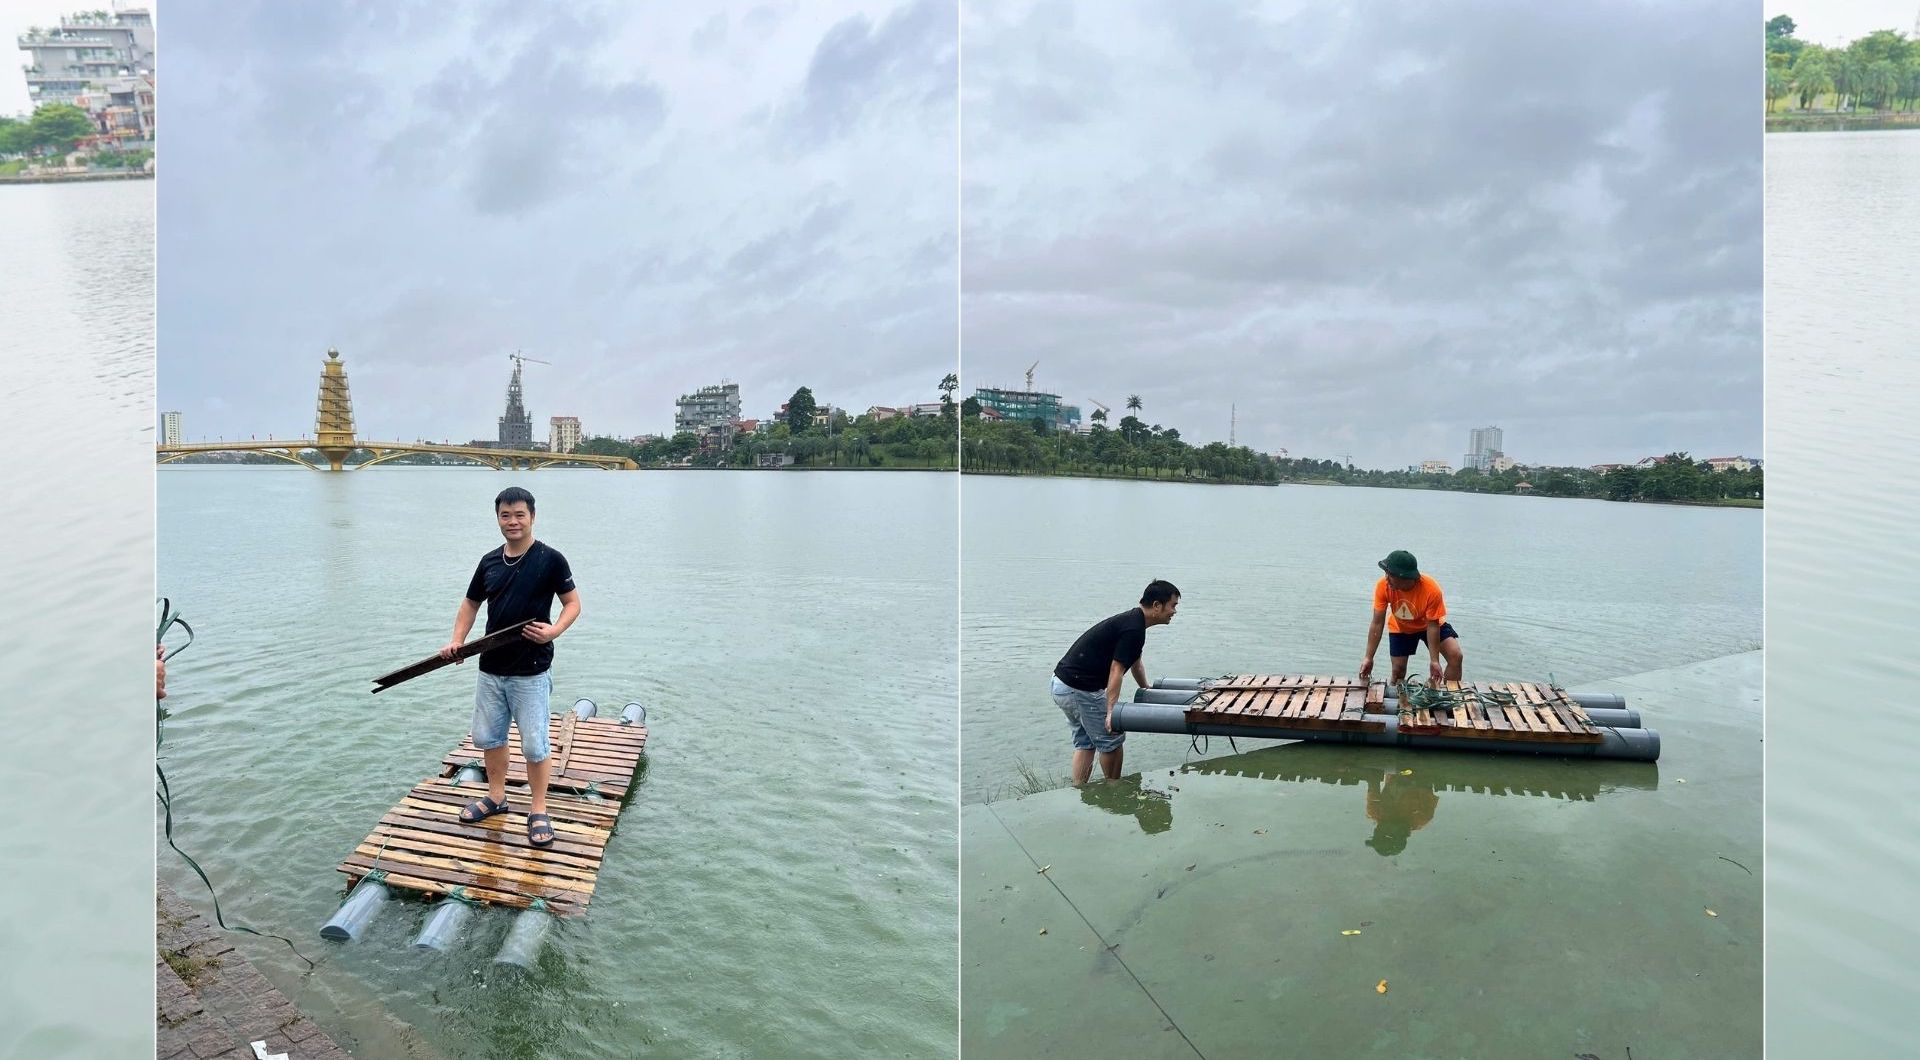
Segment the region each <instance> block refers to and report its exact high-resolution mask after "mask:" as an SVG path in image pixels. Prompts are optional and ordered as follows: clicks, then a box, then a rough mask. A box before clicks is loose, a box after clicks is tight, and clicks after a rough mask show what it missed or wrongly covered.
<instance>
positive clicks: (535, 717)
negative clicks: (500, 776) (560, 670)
mask: <svg viewBox="0 0 1920 1060" xmlns="http://www.w3.org/2000/svg"><path fill="white" fill-rule="evenodd" d="M552 694H553V675H552V674H551V673H541V674H530V675H528V676H526V677H501V676H499V675H497V674H490V673H487V672H486V671H485V670H482V671H480V685H479V687H478V688H476V689H475V690H474V693H473V746H475V747H476V748H479V749H480V750H482V751H491V750H493V749H494V748H496V747H505V746H506V745H507V722H509V721H511V722H513V724H514V725H516V726H518V727H519V729H520V756H521V757H522V758H525V759H526V760H527V761H528V762H529V763H532V762H544V761H546V760H547V756H548V755H550V754H552V753H553V748H552V747H551V746H550V745H549V744H548V743H547V701H548V700H549V699H550V698H551V696H552Z"/></svg>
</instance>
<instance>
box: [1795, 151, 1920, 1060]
mask: <svg viewBox="0 0 1920 1060" xmlns="http://www.w3.org/2000/svg"><path fill="white" fill-rule="evenodd" d="M1766 208H1767V218H1766V255H1767V257H1766V275H1767V278H1766V303H1767V312H1766V320H1767V324H1766V326H1767V417H1768V418H1767V429H1768V434H1769V436H1770V437H1772V438H1774V439H1777V440H1778V443H1779V444H1777V445H1774V446H1771V447H1770V448H1769V452H1768V454H1767V455H1768V456H1769V457H1770V458H1771V459H1769V460H1768V462H1767V474H1768V482H1767V497H1768V505H1769V512H1768V517H1767V518H1768V525H1767V615H1768V623H1769V628H1768V644H1769V647H1770V649H1771V655H1770V658H1769V660H1768V662H1769V666H1768V683H1767V720H1768V731H1767V737H1768V740H1767V749H1768V751H1767V784H1768V787H1767V842H1768V849H1769V851H1770V852H1771V854H1772V856H1771V858H1770V859H1769V860H1770V864H1771V868H1770V872H1769V875H1768V877H1767V947H1768V976H1767V1017H1768V1026H1767V1047H1768V1052H1769V1054H1770V1055H1778V1056H1811V1055H1816V1054H1817V1055H1821V1056H1832V1057H1879V1056H1904V1055H1910V1054H1911V1053H1912V1051H1913V1045H1912V1028H1911V1024H1912V1018H1911V1013H1912V1002H1913V996H1914V993H1915V990H1916V989H1920V926H1917V925H1916V924H1915V923H1914V921H1913V919H1912V918H1911V917H1909V916H1907V915H1906V914H1905V910H1906V909H1907V908H1908V907H1910V906H1911V905H1912V904H1913V903H1912V901H1911V900H1912V899H1914V898H1915V897H1916V896H1920V845H1916V844H1915V842H1914V836H1915V835H1916V833H1917V832H1920V770H1917V769H1916V768H1915V766H1914V761H1915V757H1916V754H1920V714H1917V713H1916V712H1915V711H1914V710H1913V709H1911V708H1910V707H1909V706H1907V694H1908V693H1909V692H1910V691H1911V690H1912V689H1913V687H1914V684H1915V681H1916V679H1920V661H1917V660H1916V658H1915V656H1914V653H1913V650H1912V638H1913V634H1914V630H1915V625H1914V622H1913V621H1912V619H1911V617H1910V616H1909V617H1907V618H1902V617H1901V616H1902V614H1903V612H1901V610H1900V608H1901V607H1903V606H1905V605H1904V604H1903V603H1902V601H1904V600H1906V599H1908V598H1909V597H1910V596H1915V595H1920V565H1916V564H1915V562H1914V558H1913V542H1914V529H1913V528H1914V526H1915V524H1916V522H1917V521H1920V491H1916V490H1915V489H1914V488H1913V469H1912V464H1913V456H1914V454H1915V452H1916V451H1920V421H1916V420H1915V418H1914V406H1913V398H1914V395H1915V394H1916V393H1920V362H1916V360H1915V358H1914V343H1915V336H1916V335H1920V308H1916V307H1920V298H1917V297H1916V296H1915V294H1914V281H1913V263H1914V251H1913V246H1914V238H1913V234H1914V233H1915V232H1916V231H1920V133H1914V132H1861V133H1820V134H1807V135H1795V136H1769V137H1767V175H1766Z"/></svg>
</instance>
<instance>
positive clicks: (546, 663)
mask: <svg viewBox="0 0 1920 1060" xmlns="http://www.w3.org/2000/svg"><path fill="white" fill-rule="evenodd" d="M493 513H494V517H495V519H496V520H497V521H498V522H499V524H500V536H501V537H504V538H506V544H504V545H502V546H500V547H499V548H496V549H494V550H493V551H492V552H489V553H487V554H486V555H484V556H481V557H480V565H479V566H478V567H477V568H475V569H474V572H473V580H472V581H471V582H469V583H468V585H467V595H466V597H465V598H464V599H462V600H461V601H460V610H459V611H458V612H457V613H455V615H454V617H453V639H452V640H451V641H449V642H448V643H447V646H446V647H444V648H441V649H440V657H441V658H443V659H448V658H452V657H453V653H454V652H456V651H458V650H459V648H460V645H462V644H464V643H466V640H467V633H468V631H470V630H472V629H473V620H474V619H475V618H476V617H478V615H479V613H480V604H481V603H482V602H485V603H486V605H487V632H488V633H492V632H494V631H495V630H499V629H503V628H505V627H507V626H511V625H513V624H514V623H516V622H520V621H523V620H525V619H532V620H533V621H531V622H528V623H527V625H526V628H524V629H522V630H521V635H522V637H523V639H522V641H521V642H520V643H518V644H509V645H507V646H505V647H501V648H494V649H493V650H491V651H485V652H481V653H480V683H479V687H478V689H477V690H476V691H475V692H474V697H473V745H474V746H475V747H477V748H479V749H480V751H481V752H482V753H483V754H484V755H485V756H486V762H487V795H486V797H485V798H483V799H476V800H474V801H473V802H472V803H470V804H469V805H468V806H467V808H466V809H464V810H461V811H460V820H461V821H463V822H465V823H467V824H478V823H480V822H481V821H484V820H486V819H487V818H489V817H492V816H493V815H494V814H497V813H506V812H507V723H508V722H509V721H511V722H512V723H513V724H514V725H515V726H516V727H517V728H519V730H520V756H521V757H522V758H524V759H525V760H526V763H527V787H528V789H529V794H530V795H531V796H532V803H533V805H532V807H531V809H530V810H529V812H528V813H527V842H529V843H532V844H533V845H534V846H536V847H549V846H552V845H553V819H552V818H551V817H549V816H548V815H547V781H548V779H549V778H550V777H551V775H552V770H553V763H552V761H550V759H549V757H548V756H549V755H550V754H551V753H552V748H551V746H550V745H549V744H548V742H547V701H548V699H549V697H550V696H551V695H552V692H553V675H552V674H551V673H549V672H548V671H549V670H550V669H551V668H552V666H553V640H554V638H555V637H558V636H559V635H560V634H562V633H565V632H566V631H567V627H568V626H571V625H573V622H574V620H575V619H577V618H579V617H580V590H578V589H576V588H574V585H573V570H572V569H571V568H570V567H568V566H567V558H566V557H565V556H562V555H561V554H560V553H559V551H558V550H556V549H554V548H553V547H551V546H549V545H546V544H543V543H542V542H539V541H535V540H534V539H533V494H531V493H528V492H527V491H526V490H523V489H521V488H520V487H518V486H512V487H509V488H507V489H505V490H502V491H501V492H500V495H499V496H498V497H495V498H494V499H493ZM556 596H557V597H559V598H560V605H561V607H560V621H558V622H550V615H551V614H552V605H553V598H554V597H556Z"/></svg>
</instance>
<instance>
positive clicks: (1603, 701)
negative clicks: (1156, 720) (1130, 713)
mask: <svg viewBox="0 0 1920 1060" xmlns="http://www.w3.org/2000/svg"><path fill="white" fill-rule="evenodd" d="M1217 680H1219V679H1218V678H1212V677H1163V678H1161V679H1160V680H1158V681H1155V682H1154V683H1153V688H1152V689H1146V690H1143V691H1155V690H1164V691H1172V692H1199V691H1201V690H1203V689H1205V688H1206V687H1207V685H1208V684H1210V683H1211V682H1213V681H1217ZM1567 697H1568V698H1569V699H1571V700H1573V701H1574V702H1575V703H1578V704H1580V708H1581V709H1582V710H1593V709H1595V708H1598V709H1600V710H1625V709H1626V707H1627V697H1625V696H1623V695H1619V694H1617V693H1614V692H1569V693H1568V694H1567ZM1387 698H1389V699H1392V698H1394V690H1393V686H1392V685H1388V686H1387ZM1137 702H1141V703H1149V702H1152V703H1159V702H1171V701H1170V700H1144V699H1143V700H1137Z"/></svg>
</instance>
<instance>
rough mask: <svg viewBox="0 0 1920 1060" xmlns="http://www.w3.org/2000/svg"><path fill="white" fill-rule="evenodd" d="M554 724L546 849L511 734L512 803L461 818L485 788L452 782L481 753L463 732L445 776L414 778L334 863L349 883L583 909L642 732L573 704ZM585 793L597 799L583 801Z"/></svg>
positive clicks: (518, 905) (634, 766) (568, 911)
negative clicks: (470, 819)
mask: <svg viewBox="0 0 1920 1060" xmlns="http://www.w3.org/2000/svg"><path fill="white" fill-rule="evenodd" d="M552 731H553V733H554V737H553V758H552V761H553V776H552V779H551V781H550V782H549V784H548V787H547V814H548V816H550V817H551V818H552V819H553V830H554V841H553V845H552V846H549V847H545V848H541V847H536V846H534V845H533V844H532V842H530V841H529V840H528V839H527V813H528V811H529V810H530V809H531V802H530V798H529V794H528V791H527V787H526V777H525V769H524V764H523V763H522V762H521V761H520V760H519V754H520V745H519V740H518V733H517V731H516V732H515V734H514V737H513V739H512V740H511V746H510V751H511V753H512V755H513V756H514V757H513V759H512V761H513V768H512V771H511V773H510V775H509V777H508V781H507V804H508V805H509V806H510V807H511V809H510V810H509V811H508V812H507V813H504V814H496V815H495V816H492V817H489V818H487V819H486V820H484V821H481V822H479V823H477V824H468V823H466V822H464V821H462V820H460V810H461V808H462V807H464V806H466V805H467V804H468V803H470V802H472V801H474V800H475V799H478V798H480V797H481V796H483V795H485V794H486V793H487V787H486V785H485V784H484V783H475V782H469V783H455V782H454V780H453V775H454V774H455V773H456V772H457V771H458V770H459V768H460V767H461V766H463V765H466V764H467V763H469V762H478V761H479V760H480V758H481V753H480V752H479V751H477V750H475V749H474V747H473V739H472V737H471V736H469V737H468V738H467V739H466V740H465V741H464V742H463V743H462V744H461V746H460V748H459V749H457V750H455V751H453V752H451V753H449V754H448V755H447V756H446V757H445V758H444V759H443V760H442V766H443V775H441V776H439V777H430V778H428V779H426V780H423V781H421V782H420V783H419V784H416V785H414V787H413V790H412V791H409V792H408V793H407V794H406V796H405V797H404V798H402V799H401V800H400V802H399V804H397V805H396V806H394V807H393V809H391V810H389V811H387V814H386V815H385V816H384V817H382V818H380V822H379V823H378V824H376V825H375V826H374V829H373V832H372V833H371V834H369V835H368V836H367V838H366V839H364V840H362V841H361V842H360V845H359V846H357V847H355V848H354V850H353V853H352V854H349V855H348V856H347V858H346V860H345V861H342V862H341V863H340V865H339V866H338V871H340V872H341V873H344V874H345V875H346V876H347V878H348V886H349V888H351V887H352V885H353V884H356V883H358V882H359V881H360V879H361V878H362V877H364V876H366V875H367V874H368V873H370V872H372V871H374V870H376V869H378V870H380V871H382V872H384V873H386V876H385V878H384V882H385V883H386V885H387V886H388V887H389V888H392V889H394V890H396V891H410V892H413V893H414V894H415V895H417V896H419V897H424V898H439V897H442V896H444V895H446V894H448V893H449V892H452V891H454V890H455V889H456V888H458V889H459V892H458V893H459V894H460V895H462V896H464V897H467V898H470V899H476V900H478V901H481V902H484V903H487V904H489V905H500V906H507V907H509V908H514V909H525V908H527V907H528V906H530V905H532V904H533V901H534V900H535V899H540V900H542V901H544V902H545V904H546V906H547V908H548V910H549V911H550V912H552V913H553V914H554V915H556V916H574V915H578V914H580V913H583V912H585V911H586V908H587V904H588V902H590V901H591V900H592V898H593V892H594V887H595V884H596V883H597V881H598V877H599V872H600V862H601V858H602V855H603V854H604V853H605V851H606V845H607V841H608V840H609V839H610V838H612V836H613V831H614V827H615V826H616V824H617V823H618V821H619V818H620V812H621V800H622V798H623V797H624V796H625V795H626V793H627V790H628V789H629V788H630V787H631V786H632V784H633V780H634V775H635V773H636V772H637V771H638V768H639V764H640V755H641V752H642V750H643V749H644V748H645V746H646V739H647V732H646V728H645V727H644V726H639V725H635V726H623V725H620V724H619V723H618V722H615V721H611V720H606V719H598V718H590V719H587V720H585V721H579V720H577V719H576V718H575V716H574V715H573V713H572V712H571V711H569V712H567V713H566V715H565V718H564V720H556V721H555V722H554V723H553V728H552ZM589 791H592V792H594V793H596V794H598V795H601V796H604V798H589V797H587V796H588V792H589Z"/></svg>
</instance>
